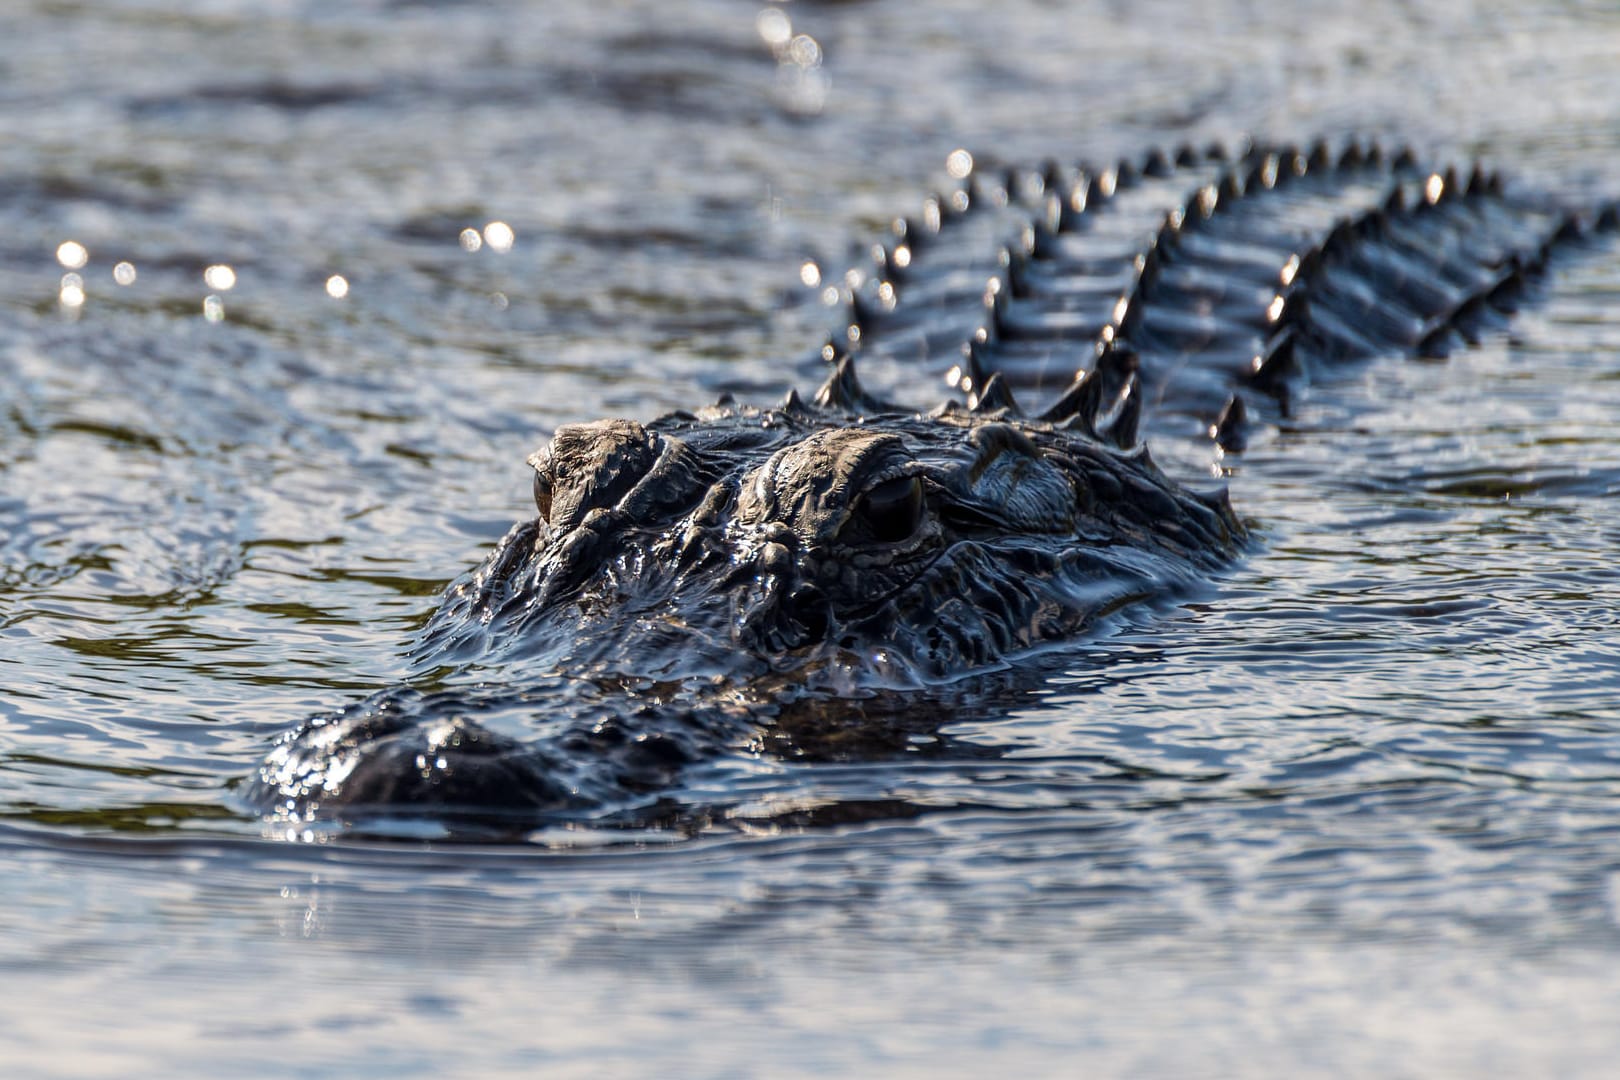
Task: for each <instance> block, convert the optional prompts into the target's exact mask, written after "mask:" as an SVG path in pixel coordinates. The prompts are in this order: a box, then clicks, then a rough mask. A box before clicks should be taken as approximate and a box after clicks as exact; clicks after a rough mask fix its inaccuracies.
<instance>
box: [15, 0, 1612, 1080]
mask: <svg viewBox="0 0 1620 1080" xmlns="http://www.w3.org/2000/svg"><path fill="white" fill-rule="evenodd" d="M762 6H763V7H764V11H762V10H761V8H762ZM0 42H3V43H4V44H0V305H3V307H0V311H3V316H0V406H3V407H0V850H3V852H4V861H5V866H6V873H5V874H4V875H3V876H0V904H3V906H4V909H5V911H6V912H7V916H8V917H7V919H6V920H5V926H4V928H3V929H0V973H3V976H4V980H5V984H6V988H7V993H6V994H5V1000H4V1003H3V1004H0V1018H3V1020H4V1023H3V1034H0V1060H3V1061H4V1063H5V1064H4V1072H5V1075H7V1076H24V1077H55V1076H62V1077H86V1076H118V1077H129V1076H170V1075H175V1074H176V1073H177V1072H184V1073H195V1074H203V1075H226V1074H238V1075H297V1076H324V1075H343V1076H390V1077H401V1076H430V1075H431V1076H437V1075H444V1074H451V1075H466V1076H473V1075H476V1076H499V1075H533V1074H535V1073H536V1072H537V1071H540V1070H544V1071H545V1072H546V1074H547V1075H563V1076H595V1075H604V1076H606V1075H614V1076H619V1075H628V1074H658V1075H672V1074H673V1075H690V1076H754V1075H810V1074H821V1075H827V1074H837V1075H850V1074H855V1075H859V1074H865V1075H873V1074H878V1073H882V1074H884V1075H919V1076H921V1075H929V1076H933V1075H942V1074H943V1075H982V1074H985V1073H988V1072H991V1071H999V1072H1015V1071H1016V1072H1021V1073H1026V1074H1036V1075H1060V1074H1061V1075H1076V1074H1082V1073H1083V1074H1087V1075H1139V1076H1178V1075H1187V1074H1197V1075H1207V1076H1217V1075H1230V1076H1239V1075H1241V1076H1299V1075H1370V1074H1373V1073H1374V1072H1377V1073H1379V1074H1383V1075H1391V1076H1451V1075H1456V1076H1463V1075H1467V1076H1479V1075H1523V1074H1526V1073H1534V1074H1540V1075H1565V1076H1574V1075H1592V1076H1597V1075H1606V1074H1607V1071H1608V1069H1609V1067H1610V1066H1611V1064H1612V1061H1613V1060H1614V1058H1615V1054H1616V1052H1617V1051H1620V1034H1617V1031H1620V1029H1617V1028H1616V1026H1615V1025H1614V1023H1613V1017H1614V1015H1615V1014H1616V1010H1617V1009H1620V975H1616V971H1620V818H1617V812H1620V703H1617V700H1616V694H1617V690H1620V616H1617V614H1616V612H1617V610H1620V570H1617V569H1616V566H1615V553H1616V551H1617V549H1620V499H1617V498H1616V496H1617V495H1620V356H1617V353H1620V253H1617V251H1616V250H1615V248H1614V247H1613V246H1612V245H1611V246H1609V247H1608V248H1603V247H1593V248H1590V249H1588V250H1586V251H1584V252H1582V253H1580V254H1578V255H1575V256H1572V257H1570V258H1567V259H1564V260H1562V261H1560V262H1558V263H1557V264H1556V266H1555V268H1554V271H1553V273H1552V274H1551V275H1550V277H1549V279H1548V281H1547V282H1546V284H1545V286H1544V288H1543V289H1542V291H1541V295H1540V297H1539V299H1538V300H1537V301H1536V302H1535V303H1533V304H1531V305H1530V306H1529V307H1528V309H1527V310H1526V311H1525V312H1524V313H1523V314H1522V315H1520V316H1519V317H1518V318H1517V319H1516V320H1515V321H1514V323H1513V326H1512V328H1511V329H1510V330H1509V331H1507V332H1505V333H1501V334H1497V335H1494V336H1492V337H1490V338H1488V339H1487V340H1486V341H1485V342H1484V343H1483V344H1482V345H1481V346H1480V347H1478V348H1476V349H1472V350H1469V351H1467V352H1464V353H1461V354H1459V355H1456V356H1453V357H1452V358H1450V359H1449V360H1448V361H1446V362H1444V363H1403V362H1397V361H1394V360H1385V361H1375V362H1371V363H1368V364H1365V365H1361V366H1357V367H1355V368H1353V369H1350V370H1347V371H1345V372H1343V373H1342V374H1340V375H1338V376H1336V377H1335V378H1333V379H1332V380H1330V381H1327V382H1325V383H1319V384H1318V385H1316V386H1314V387H1313V388H1312V393H1311V396H1310V397H1309V398H1308V399H1307V400H1306V401H1304V402H1303V403H1302V405H1301V407H1300V408H1299V410H1298V413H1297V415H1296V416H1295V417H1294V419H1293V421H1292V422H1291V423H1289V424H1288V425H1286V426H1285V427H1284V428H1283V429H1280V430H1279V429H1276V428H1273V429H1270V430H1269V431H1268V432H1267V433H1265V434H1264V435H1263V437H1262V438H1261V439H1259V440H1258V442H1257V444H1256V445H1255V446H1254V447H1253V448H1252V449H1251V450H1250V451H1249V452H1248V453H1247V454H1245V455H1244V456H1243V457H1242V458H1241V460H1240V461H1238V462H1237V463H1236V464H1235V465H1233V466H1232V469H1231V476H1230V484H1231V488H1232V495H1233V500H1234V502H1235V503H1236V504H1237V505H1238V506H1239V508H1240V509H1241V511H1242V512H1244V513H1245V514H1247V515H1249V516H1251V517H1253V518H1254V519H1255V520H1256V521H1257V522H1258V523H1259V530H1260V536H1261V542H1260V543H1259V544H1258V545H1257V547H1256V549H1255V551H1254V552H1253V553H1252V554H1251V555H1250V556H1249V557H1248V558H1247V559H1246V561H1245V562H1243V563H1242V564H1241V565H1240V566H1239V567H1238V568H1237V569H1236V570H1235V571H1234V572H1232V573H1231V574H1230V575H1228V576H1227V577H1226V578H1224V579H1222V580H1220V581H1218V582H1215V583H1214V584H1213V585H1212V586H1211V587H1210V589H1209V590H1208V592H1207V593H1206V594H1202V595H1199V596H1197V597H1194V598H1193V599H1192V600H1191V601H1189V602H1188V603H1186V604H1184V605H1182V606H1179V607H1176V608H1172V609H1169V610H1163V611H1156V612H1151V613H1147V614H1145V615H1143V616H1141V617H1135V618H1132V619H1129V620H1123V621H1121V622H1120V623H1118V624H1116V625H1114V626H1112V627H1110V628H1109V629H1108V631H1106V632H1105V633H1103V634H1101V635H1100V636H1098V637H1096V638H1093V639H1090V640H1086V641H1081V642H1076V643H1075V644H1074V646H1073V647H1072V648H1069V649H1066V650H1063V651H1061V652H1059V653H1057V654H1055V655H1049V656H1045V657H1042V658H1041V660H1040V661H1039V663H1040V673H1041V678H1040V679H1039V680H1036V681H1035V685H1034V688H1033V689H1030V690H1028V691H1027V692H1026V693H1024V694H1023V695H1022V696H1020V697H1018V698H1016V699H1015V700H1013V701H1011V703H1009V704H1006V705H1005V707H998V708H996V709H994V710H987V709H982V708H964V709H962V710H961V712H960V713H959V714H956V715H952V716H951V717H949V719H948V721H947V722H946V723H945V725H944V726H943V727H942V728H941V730H940V734H941V736H942V737H943V738H947V739H948V740H949V741H950V743H951V745H953V746H955V747H957V748H958V749H960V750H961V751H962V752H960V753H943V754H928V753H918V754H915V755H905V754H901V755H899V756H889V757H882V758H878V759H876V760H865V761H861V760H857V761H852V762H849V763H845V764H831V763H823V764H819V765H804V764H795V763H792V762H787V761H782V760H774V759H772V758H770V757H769V756H764V757H761V758H760V759H759V760H758V761H757V762H755V763H753V765H751V766H750V767H749V768H748V769H740V770H737V771H736V775H735V776H734V777H733V781H734V782H735V784H736V788H735V790H733V791H731V792H729V793H721V797H720V801H726V798H729V799H730V800H731V802H732V803H733V804H734V805H735V806H736V808H737V812H736V817H735V820H732V821H730V822H720V823H717V824H716V825H715V826H714V827H713V828H712V829H709V830H707V831H705V832H703V833H701V834H700V835H697V836H676V835H666V834H662V833H656V832H655V833H642V834H631V835H625V834H599V833H591V832H542V833H538V834H536V835H535V836H534V837H533V838H532V843H530V844H528V845H510V846H504V847H499V846H490V847H483V848H479V847H466V846H455V845H437V846H436V845H432V844H417V843H408V842H401V843H378V842H369V841H363V840H359V839H354V838H342V837H336V838H334V837H312V838H309V839H308V841H307V842H306V838H305V837H303V836H301V835H298V834H294V835H292V836H284V835H281V834H280V833H279V832H277V831H275V830H272V829H269V828H268V827H267V826H266V825H265V824H264V823H262V822H260V821H259V820H258V819H256V818H254V817H252V816H249V815H246V814H244V813H242V812H241V811H240V809H239V808H238V807H237V805H236V804H235V803H234V802H233V800H232V789H233V787H234V786H235V785H236V784H237V783H239V782H240V781H241V779H242V778H243V777H245V776H247V775H248V774H249V773H250V772H251V771H252V769H253V768H254V766H255V764H256V763H257V761H258V760H259V759H260V757H261V756H262V755H263V754H264V752H265V751H266V749H267V747H268V746H269V744H270V743H271V741H272V740H273V739H274V737H275V736H276V735H277V734H278V733H280V732H282V731H284V730H286V729H287V728H289V727H291V726H293V725H294V724H296V723H297V722H298V721H299V720H300V719H301V718H302V717H304V716H306V715H308V714H310V713H311V712H315V711H319V710H323V709H329V708H333V707H335V706H339V705H342V704H344V703H347V702H350V701H353V700H357V699H358V698H360V697H362V696H364V695H365V694H366V693H368V692H369V691H371V690H373V689H376V688H377V687H380V686H383V685H386V684H388V683H389V682H391V681H395V680H397V679H398V678H399V677H400V676H401V675H402V674H403V672H404V670H405V667H406V661H405V648H406V644H407V642H408V639H409V636H410V633H411V631H412V630H413V629H414V628H415V627H417V626H419V625H420V624H421V622H422V620H423V619H424V618H425V616H426V614H427V613H428V612H430V611H431V610H432V608H433V607H434V604H435V599H434V597H435V595H436V593H437V591H438V590H439V589H440V588H442V586H443V585H444V584H445V583H446V582H447V581H448V580H449V579H451V578H452V577H454V576H455V575H456V574H457V573H459V572H460V571H462V570H463V569H465V568H466V567H468V566H470V565H472V564H473V563H474V562H476V560H477V559H478V558H479V557H480V554H481V553H482V552H483V551H484V550H486V549H487V548H488V547H489V545H490V544H491V543H493V541H494V540H495V539H497V538H498V537H499V536H500V535H501V533H503V532H504V531H505V529H506V528H507V527H508V526H509V525H510V524H511V523H512V522H513V521H515V520H517V519H518V518H519V517H521V516H523V515H525V514H526V513H532V505H531V504H530V503H529V501H528V494H527V492H528V479H527V477H526V475H525V472H526V470H525V469H524V467H523V465H522V461H523V458H524V456H525V455H526V454H527V453H528V452H530V451H531V450H532V449H534V447H535V446H536V445H538V444H539V443H540V442H541V441H542V440H543V438H544V437H545V435H546V434H547V433H548V432H549V431H550V430H551V429H553V428H554V427H555V426H557V425H558V424H560V423H564V422H567V421H574V420H585V419H592V418H595V417H598V416H604V415H628V416H633V417H638V418H643V419H645V418H648V417H651V416H654V415H656V414H658V413H659V412H661V411H663V410H666V409H669V408H676V407H687V408H690V407H693V406H694V405H697V404H702V403H704V402H706V401H711V400H713V399H714V397H715V396H716V395H717V394H719V393H721V392H723V391H730V392H733V393H736V394H737V395H738V396H739V397H743V398H745V399H749V400H754V401H758V402H765V401H769V400H773V399H775V398H777V397H779V396H780V395H781V393H783V392H784V391H785V390H786V389H787V388H788V386H790V385H793V384H795V383H797V384H799V385H801V386H804V385H806V384H808V383H809V382H810V381H811V380H813V379H814V377H815V375H816V371H815V352H816V348H817V346H818V345H819V343H820V341H821V338H822V336H823V334H824V333H825V332H826V330H827V329H828V328H829V325H830V324H831V322H832V318H831V315H830V313H829V312H828V310H827V309H826V308H824V307H822V306H821V305H820V301H819V292H818V290H816V289H813V288H807V287H806V286H805V284H804V282H803V279H802V272H803V265H804V264H805V263H806V262H813V263H815V264H816V266H817V267H818V268H820V269H822V271H823V272H824V274H826V275H827V276H832V275H836V274H837V273H839V272H841V270H842V268H843V267H846V266H848V265H850V264H851V263H852V262H853V261H854V260H855V259H856V258H857V256H858V253H859V252H860V251H861V250H863V248H864V246H865V245H866V244H868V243H869V242H870V241H871V239H872V238H873V237H874V236H875V235H877V234H878V232H879V231H880V230H881V229H882V228H884V226H885V223H886V222H887V221H888V220H889V219H890V218H891V217H892V216H893V215H895V214H900V213H907V212H912V211H914V210H915V208H916V206H917V205H918V202H919V200H920V199H921V198H922V197H923V195H925V194H926V193H927V192H928V191H929V190H931V189H932V188H933V187H935V186H937V185H939V184H940V183H942V182H943V166H944V163H945V160H946V155H947V154H949V153H950V152H951V151H952V150H954V149H956V148H958V147H967V148H970V149H973V150H975V151H978V152H983V153H993V154H994V155H995V156H997V157H998V158H1001V159H1009V160H1029V161H1039V160H1041V159H1043V158H1045V157H1048V156H1054V155H1055V156H1059V157H1065V158H1069V159H1077V158H1080V157H1087V158H1093V159H1106V158H1108V157H1109V156H1111V155H1116V154H1119V153H1124V152H1129V153H1132V154H1137V153H1140V152H1142V151H1144V150H1145V149H1147V148H1148V147H1150V146H1153V145H1168V146H1173V145H1175V144H1177V143H1179V142H1181V141H1183V140H1185V139H1189V138H1190V139H1193V140H1195V141H1197V142H1198V143H1200V144H1202V143H1204V142H1206V141H1209V140H1212V139H1223V140H1227V141H1229V142H1233V143H1235V142H1236V141H1237V140H1239V139H1241V138H1242V137H1244V136H1246V135H1251V134H1252V135H1256V136H1262V137H1267V138H1273V139H1289V138H1293V139H1301V140H1304V139H1307V138H1309V137H1311V136H1315V135H1319V134H1320V135H1326V136H1329V137H1333V138H1336V139H1343V138H1345V137H1346V136H1348V135H1350V134H1352V133H1361V134H1363V135H1375V136H1379V137H1383V138H1386V139H1390V140H1395V141H1410V142H1411V143H1413V144H1414V145H1416V146H1417V147H1419V148H1420V149H1422V150H1423V151H1424V152H1425V153H1426V154H1429V155H1433V156H1435V157H1437V158H1440V159H1448V158H1455V159H1457V160H1466V158H1467V157H1469V156H1471V155H1474V154H1481V155H1484V156H1485V157H1486V158H1487V159H1488V160H1490V161H1491V162H1493V163H1495V164H1496V165H1498V166H1501V167H1502V168H1503V169H1504V170H1505V171H1506V173H1507V175H1508V176H1509V177H1510V178H1511V180H1512V181H1513V182H1514V183H1516V184H1519V185H1522V186H1524V187H1530V188H1542V189H1547V190H1552V191H1556V192H1560V193H1562V194H1565V195H1568V196H1570V197H1572V198H1580V197H1582V196H1586V195H1591V194H1592V193H1595V192H1601V193H1607V194H1610V195H1612V194H1615V193H1617V192H1620V180H1616V174H1617V172H1620V63H1617V60H1620V13H1617V12H1616V11H1615V10H1614V9H1613V8H1612V7H1611V6H1609V5H1599V4H1581V3H1550V2H1542V3H1537V4H1520V3H1456V4H1430V5H1423V4H1412V3H1395V2H1386V0H1367V2H1364V3H1361V4H1357V5H1352V6H1348V7H1347V6H1344V5H1339V4H1324V3H1316V2H1306V3H1289V4H1242V3H1232V2H1227V0H1218V2H1215V3H1207V4H1178V3H1154V2H1145V3H1134V4H1124V3H1092V4H1072V5H1066V4H1061V3H1050V2H1038V0H1008V2H1002V3H997V4H993V5H990V4H966V3H961V2H943V3H936V4H931V5H927V6H923V5H914V4H904V3H900V2H899V0H870V2H865V3H860V2H857V3H816V4H800V3H792V4H784V5H780V6H778V5H761V4H760V3H757V2H756V3H733V2H722V0H693V2H689V3H684V4H680V5H674V4H667V3H656V2H652V0H641V2H614V0H609V2H606V3H598V4H592V5H568V6H564V5H560V4H554V5H541V4H524V3H519V2H516V0H511V2H501V0H491V2H486V3H479V4H471V3H444V4H423V3H412V2H409V0H395V2H389V0H346V2H342V3H329V2H325V0H320V2H317V0H270V2H265V0H255V2H252V3H249V2H246V0H189V2H187V3H182V4H174V3H163V2H158V0H13V2H11V3H9V4H7V5H6V6H5V8H4V10H3V12H0ZM81 263H82V265H81ZM126 263H127V264H128V265H127V266H124V267H120V264H126ZM211 268H213V269H211ZM221 268H228V272H227V270H226V269H221ZM922 378H924V377H923V376H919V379H922ZM935 378H937V373H928V374H927V375H926V379H935ZM919 385H922V386H924V387H927V386H929V385H930V384H929V383H927V382H926V381H922V382H920V383H919ZM933 385H940V384H937V383H935V384H933ZM932 393H933V391H932V390H928V391H927V393H925V394H923V395H921V396H922V397H923V398H925V399H926V398H927V397H928V396H931V395H932ZM1154 449H1155V452H1156V456H1158V457H1160V458H1161V460H1164V461H1166V462H1168V463H1169V464H1170V465H1171V466H1172V467H1174V468H1176V469H1179V471H1180V472H1182V474H1183V475H1188V474H1193V475H1196V474H1197V473H1198V472H1199V471H1200V470H1205V469H1208V467H1209V465H1210V462H1209V461H1208V460H1207V454H1208V452H1207V450H1205V449H1204V448H1202V447H1200V446H1195V445H1193V444H1190V443H1189V444H1188V445H1187V446H1177V445H1174V444H1173V441H1171V442H1170V444H1169V445H1164V446H1155V448H1154ZM1229 464H1230V463H1229ZM969 751H971V752H969ZM839 800H866V801H868V802H871V803H873V804H878V803H881V804H883V805H887V806H889V807H892V808H893V810H892V812H890V813H888V814H886V815H879V819H878V820H871V821H864V822H859V823H846V824H841V825H840V824H835V823H834V824H816V820H817V819H816V816H815V814H814V813H813V811H814V808H815V807H817V806H821V805H828V804H835V803H837V802H838V801H839ZM795 808H804V809H805V811H806V812H805V814H804V815H802V816H801V817H800V818H795V817H794V816H793V814H792V813H790V812H788V811H792V810H794V809H795ZM797 820H802V821H808V822H810V824H808V825H793V824H784V823H785V822H787V823H791V822H793V821H797ZM761 822H765V823H767V824H760V823H761Z"/></svg>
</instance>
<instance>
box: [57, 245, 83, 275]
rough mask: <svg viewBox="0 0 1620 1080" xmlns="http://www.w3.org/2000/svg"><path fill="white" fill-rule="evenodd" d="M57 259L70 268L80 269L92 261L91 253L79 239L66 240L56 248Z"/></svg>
mask: <svg viewBox="0 0 1620 1080" xmlns="http://www.w3.org/2000/svg"><path fill="white" fill-rule="evenodd" d="M56 261H57V262H59V263H61V264H62V265H63V266H65V267H67V268H68V269H69V270H80V269H83V267H84V264H85V263H87V262H89V261H90V253H89V252H88V251H86V250H85V249H84V245H83V244H81V243H79V242H78V241H77V240H64V241H62V243H61V244H59V245H58V246H57V248H56Z"/></svg>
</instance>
